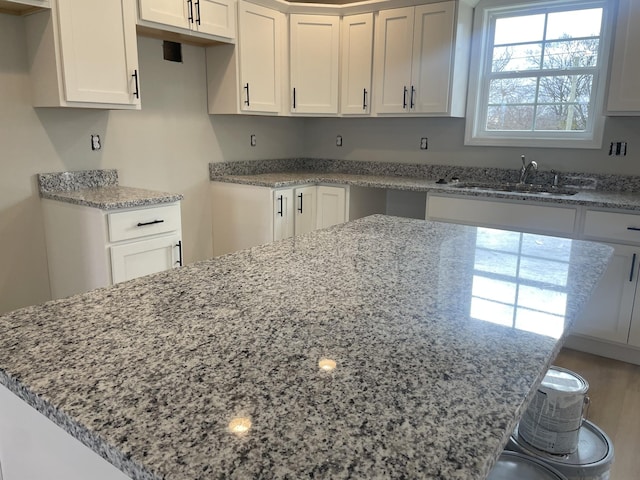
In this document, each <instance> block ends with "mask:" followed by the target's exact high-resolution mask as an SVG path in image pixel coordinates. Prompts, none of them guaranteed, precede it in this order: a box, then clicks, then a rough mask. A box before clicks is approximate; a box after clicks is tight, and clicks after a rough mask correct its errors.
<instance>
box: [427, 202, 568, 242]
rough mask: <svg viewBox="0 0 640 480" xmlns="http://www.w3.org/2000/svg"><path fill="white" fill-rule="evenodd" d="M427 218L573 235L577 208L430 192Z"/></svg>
mask: <svg viewBox="0 0 640 480" xmlns="http://www.w3.org/2000/svg"><path fill="white" fill-rule="evenodd" d="M427 219H428V220H442V221H445V222H447V221H450V222H454V223H464V224H467V225H480V226H484V227H496V228H506V229H511V230H518V231H523V232H533V233H546V234H553V235H562V236H573V234H574V226H575V221H576V209H574V208H563V207H547V206H545V205H532V204H529V203H513V202H498V201H495V202H494V201H485V200H476V199H468V198H459V197H445V196H436V195H429V196H428V197H427Z"/></svg>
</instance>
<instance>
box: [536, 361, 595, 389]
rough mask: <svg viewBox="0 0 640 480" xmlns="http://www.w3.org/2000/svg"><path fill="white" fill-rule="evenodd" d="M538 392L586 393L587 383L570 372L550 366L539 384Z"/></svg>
mask: <svg viewBox="0 0 640 480" xmlns="http://www.w3.org/2000/svg"><path fill="white" fill-rule="evenodd" d="M540 390H543V391H544V390H553V391H556V392H566V393H587V390H589V383H588V382H587V381H586V380H585V379H584V378H582V377H581V376H580V375H578V374H577V373H575V372H572V371H571V370H567V369H566V368H561V367H555V366H552V367H551V368H549V370H548V371H547V373H546V375H545V376H544V378H543V379H542V383H541V384H540Z"/></svg>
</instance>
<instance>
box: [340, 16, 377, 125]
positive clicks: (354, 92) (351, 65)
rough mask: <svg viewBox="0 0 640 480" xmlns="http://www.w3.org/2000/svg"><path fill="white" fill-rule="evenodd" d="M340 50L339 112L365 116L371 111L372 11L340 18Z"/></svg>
mask: <svg viewBox="0 0 640 480" xmlns="http://www.w3.org/2000/svg"><path fill="white" fill-rule="evenodd" d="M341 52H342V64H341V66H342V68H341V73H340V89H341V92H340V93H341V95H340V113H341V114H342V115H368V114H369V113H370V112H371V73H372V68H373V13H364V14H361V15H347V16H344V17H342V38H341Z"/></svg>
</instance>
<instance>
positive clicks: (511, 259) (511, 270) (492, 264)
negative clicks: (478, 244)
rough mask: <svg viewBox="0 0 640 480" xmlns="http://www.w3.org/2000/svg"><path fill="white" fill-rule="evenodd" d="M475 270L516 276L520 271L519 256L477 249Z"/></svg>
mask: <svg viewBox="0 0 640 480" xmlns="http://www.w3.org/2000/svg"><path fill="white" fill-rule="evenodd" d="M473 268H474V269H475V270H478V271H481V272H489V273H495V274H498V275H508V276H511V277H515V276H516V274H517V273H518V256H517V255H514V254H512V253H505V252H496V251H494V250H481V249H476V256H475V262H474V264H473Z"/></svg>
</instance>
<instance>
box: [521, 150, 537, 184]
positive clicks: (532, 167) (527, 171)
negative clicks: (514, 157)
mask: <svg viewBox="0 0 640 480" xmlns="http://www.w3.org/2000/svg"><path fill="white" fill-rule="evenodd" d="M520 159H521V160H522V168H521V169H520V181H519V182H518V183H527V180H528V179H529V177H531V176H532V175H535V172H537V171H538V164H537V163H536V162H534V161H533V160H531V161H530V162H529V164H528V165H527V161H526V160H525V158H524V155H521V156H520ZM532 171H533V173H531V172H532Z"/></svg>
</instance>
